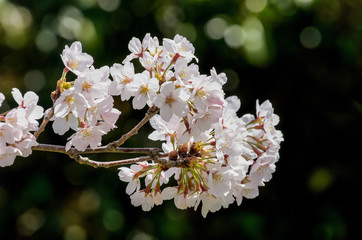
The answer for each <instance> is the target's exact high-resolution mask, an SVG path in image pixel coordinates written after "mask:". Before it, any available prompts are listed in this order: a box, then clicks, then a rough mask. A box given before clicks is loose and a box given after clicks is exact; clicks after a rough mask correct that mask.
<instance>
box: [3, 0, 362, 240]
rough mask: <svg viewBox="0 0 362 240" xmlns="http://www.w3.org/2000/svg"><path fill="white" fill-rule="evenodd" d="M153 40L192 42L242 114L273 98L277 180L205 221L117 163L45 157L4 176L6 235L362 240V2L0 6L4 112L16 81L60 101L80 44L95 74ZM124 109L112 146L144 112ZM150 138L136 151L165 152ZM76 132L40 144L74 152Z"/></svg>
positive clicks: (83, 0) (97, 0) (18, 1)
mask: <svg viewBox="0 0 362 240" xmlns="http://www.w3.org/2000/svg"><path fill="white" fill-rule="evenodd" d="M148 32H149V33H151V35H153V36H157V37H159V38H160V39H161V38H163V37H169V38H173V36H174V34H176V33H179V34H182V35H184V36H186V37H187V38H188V39H189V40H190V41H191V42H193V44H194V46H195V48H196V56H197V57H198V58H199V65H200V71H201V72H202V73H208V72H209V69H210V68H212V67H216V69H217V71H218V72H221V71H224V72H225V73H226V74H227V76H228V78H229V82H228V83H227V84H226V85H225V91H226V94H227V95H238V96H239V97H240V99H241V101H242V109H241V110H240V115H241V114H244V113H248V112H250V113H251V112H254V111H255V100H256V99H260V100H261V101H263V100H265V99H270V100H271V102H272V103H273V105H274V106H275V112H276V113H277V114H278V115H280V118H281V123H280V125H279V129H281V130H282V131H283V133H284V135H285V142H284V143H283V144H282V149H281V159H280V162H279V163H278V165H277V166H278V168H277V171H276V173H275V174H274V177H273V179H272V181H271V182H269V183H268V184H267V185H266V187H264V188H262V190H261V192H260V196H259V197H258V198H256V199H254V200H245V201H244V202H243V204H242V205H241V206H240V207H238V206H236V204H234V205H232V206H231V207H229V208H228V209H224V210H221V211H219V212H217V213H214V214H212V213H209V215H208V217H207V218H206V219H203V218H202V217H201V214H200V212H199V211H200V210H197V211H196V212H194V211H193V210H192V209H190V210H186V211H180V210H178V209H176V208H175V207H174V205H173V203H172V202H166V204H163V205H162V206H158V207H155V208H154V209H153V210H151V211H150V212H143V211H142V210H141V209H140V208H135V207H133V206H132V205H131V204H130V200H129V197H128V196H127V194H126V193H125V187H126V185H125V184H123V183H122V182H120V181H119V180H118V176H117V173H118V172H117V169H93V168H91V167H88V166H81V165H79V164H77V163H75V162H74V161H73V160H71V159H68V158H67V157H66V156H63V155H59V154H42V153H39V152H34V153H33V155H32V156H31V157H29V158H18V159H17V160H16V161H15V164H14V165H13V166H12V167H8V168H2V169H0V239H66V240H71V239H77V240H84V239H113V238H114V239H116V238H117V239H132V240H138V239H142V240H144V239H186V238H188V239H221V238H222V239H226V238H229V239H326V240H329V239H352V236H353V231H354V230H356V226H354V225H353V223H354V224H355V225H357V223H358V220H354V219H358V217H359V215H357V213H356V210H358V209H359V207H358V206H359V205H357V201H358V200H357V197H358V195H357V194H358V189H359V188H360V183H361V180H360V177H359V175H360V172H361V170H362V166H361V157H360V154H359V153H358V149H360V147H361V143H362V142H361V138H360V136H361V133H362V132H361V115H362V110H361V109H362V106H361V98H360V97H361V93H362V92H361V79H362V8H361V2H360V0H245V1H244V0H225V1H216V0H172V1H166V0H156V1H151V0H132V1H131V0H123V1H121V0H76V1H70V0H63V1H57V0H47V1H34V0H33V1H32V0H13V1H11V0H0V91H1V92H3V93H4V94H5V95H6V96H7V99H6V102H4V104H3V106H2V108H1V109H0V110H1V111H6V110H7V109H9V108H11V107H13V106H14V105H15V102H14V101H13V100H12V98H11V97H10V92H11V88H13V87H17V88H19V89H20V90H22V91H23V92H25V91H28V90H32V91H35V92H37V93H38V94H39V95H40V97H41V98H40V99H41V100H40V105H42V106H43V107H44V108H48V107H50V106H51V100H50V98H49V94H50V92H51V91H52V90H53V89H54V87H55V85H56V80H57V79H58V78H59V77H60V75H61V72H62V68H63V66H62V62H61V60H60V57H59V54H60V53H61V51H62V49H63V48H64V46H65V45H66V44H67V45H70V44H71V43H72V41H75V40H80V41H81V42H82V43H83V47H84V51H85V52H87V53H89V54H91V55H92V56H93V57H94V59H95V66H96V67H101V66H103V65H109V66H110V65H112V64H113V63H114V62H121V61H122V60H123V58H124V57H125V56H126V55H127V54H128V49H127V44H128V41H129V40H130V39H131V38H132V37H133V36H136V37H139V38H142V37H143V36H144V35H145V34H146V33H148ZM115 103H116V106H117V107H118V108H119V109H120V110H121V111H122V115H121V119H120V120H119V122H118V126H119V128H118V129H117V130H116V131H114V132H113V133H112V134H109V135H108V136H107V137H106V138H105V139H104V142H108V141H111V140H113V139H116V138H117V136H119V135H120V134H122V132H125V131H127V130H128V129H130V128H131V127H132V126H133V125H134V124H135V123H137V120H138V119H140V117H141V116H142V114H143V113H144V111H134V112H131V111H130V110H131V107H130V105H129V104H128V103H124V102H121V101H120V100H119V99H117V100H116V102H115ZM150 131H151V129H150V127H149V126H146V127H145V128H143V129H142V131H141V132H140V134H139V135H138V136H136V137H134V138H132V139H130V140H129V141H128V142H127V143H126V145H127V146H133V147H142V146H157V144H158V143H153V142H151V141H149V140H147V139H146V137H145V136H147V135H148V134H149V133H150ZM67 136H68V135H67ZM67 136H57V135H55V134H54V133H51V126H48V127H47V131H46V132H44V133H43V134H42V135H41V136H40V138H39V142H42V143H54V144H64V143H65V142H66V138H67ZM92 157H93V158H94V159H96V160H112V159H120V158H123V157H128V156H114V155H106V154H105V155H98V156H92ZM354 221H355V222H354Z"/></svg>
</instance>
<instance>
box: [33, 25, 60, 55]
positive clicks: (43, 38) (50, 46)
mask: <svg viewBox="0 0 362 240" xmlns="http://www.w3.org/2000/svg"><path fill="white" fill-rule="evenodd" d="M35 45H36V46H37V47H38V49H39V50H40V51H42V52H50V51H52V50H54V49H55V48H56V47H57V45H58V39H57V37H56V35H55V34H54V33H53V32H52V31H49V30H46V29H43V30H41V31H39V32H38V34H37V35H36V37H35Z"/></svg>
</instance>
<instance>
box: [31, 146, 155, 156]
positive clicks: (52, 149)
mask: <svg viewBox="0 0 362 240" xmlns="http://www.w3.org/2000/svg"><path fill="white" fill-rule="evenodd" d="M32 150H34V151H43V152H57V153H63V154H67V155H79V154H91V153H144V154H150V153H151V152H160V151H161V149H159V148H116V149H114V150H109V149H108V148H107V146H104V147H98V148H95V149H91V148H87V149H85V150H84V151H83V152H80V151H78V150H77V149H75V148H71V149H69V150H68V151H66V150H65V146H60V145H52V144H39V145H37V146H34V147H32Z"/></svg>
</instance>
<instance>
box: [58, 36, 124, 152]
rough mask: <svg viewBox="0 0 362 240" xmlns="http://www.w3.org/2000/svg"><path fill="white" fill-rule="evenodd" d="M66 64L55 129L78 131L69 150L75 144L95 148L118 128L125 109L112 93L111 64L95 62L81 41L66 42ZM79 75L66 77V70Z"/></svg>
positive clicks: (83, 148) (60, 81)
mask: <svg viewBox="0 0 362 240" xmlns="http://www.w3.org/2000/svg"><path fill="white" fill-rule="evenodd" d="M61 58H62V60H63V63H64V65H65V69H64V71H63V76H62V78H61V79H60V80H59V81H58V90H59V92H60V96H57V98H56V99H55V102H54V116H53V117H52V119H51V120H52V121H53V125H52V127H53V130H54V132H55V133H57V134H59V135H63V134H64V133H66V132H67V131H68V130H70V129H72V130H74V131H75V133H74V134H73V135H71V136H70V137H69V138H68V140H69V141H68V142H67V144H66V150H67V151H68V150H69V149H70V148H71V147H72V146H74V147H75V148H76V149H77V150H78V151H84V150H85V149H86V148H87V147H88V146H90V148H92V149H95V148H97V147H98V146H100V145H101V141H102V136H103V135H104V134H106V133H108V132H109V131H110V130H111V129H113V128H115V127H116V125H115V123H116V121H117V120H118V117H119V115H120V114H121V112H120V111H119V110H117V109H116V108H114V107H113V101H114V100H113V97H112V96H111V95H110V93H109V92H110V85H111V80H110V79H109V67H107V66H104V67H101V68H99V69H96V68H94V66H93V57H92V56H90V55H88V54H87V53H83V52H82V45H81V43H80V42H74V43H73V44H72V45H71V46H70V47H68V46H66V47H65V49H64V50H63V53H62V54H61ZM69 71H71V72H73V73H74V74H75V75H76V79H75V80H74V81H73V82H67V81H66V78H65V76H66V74H67V73H68V72H69Z"/></svg>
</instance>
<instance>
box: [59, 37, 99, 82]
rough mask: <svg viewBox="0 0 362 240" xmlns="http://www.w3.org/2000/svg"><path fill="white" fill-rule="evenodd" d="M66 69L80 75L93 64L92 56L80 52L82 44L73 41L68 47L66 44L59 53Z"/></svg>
mask: <svg viewBox="0 0 362 240" xmlns="http://www.w3.org/2000/svg"><path fill="white" fill-rule="evenodd" d="M60 57H61V58H62V61H63V63H64V65H65V67H66V69H67V70H70V71H72V72H73V73H74V74H76V75H80V74H81V73H82V72H84V71H85V70H86V69H88V68H89V67H90V66H92V64H93V57H92V56H90V55H88V54H87V53H83V52H82V44H81V43H80V42H74V43H72V45H70V47H68V46H67V45H66V46H65V49H64V50H63V53H62V54H61V55H60Z"/></svg>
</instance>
